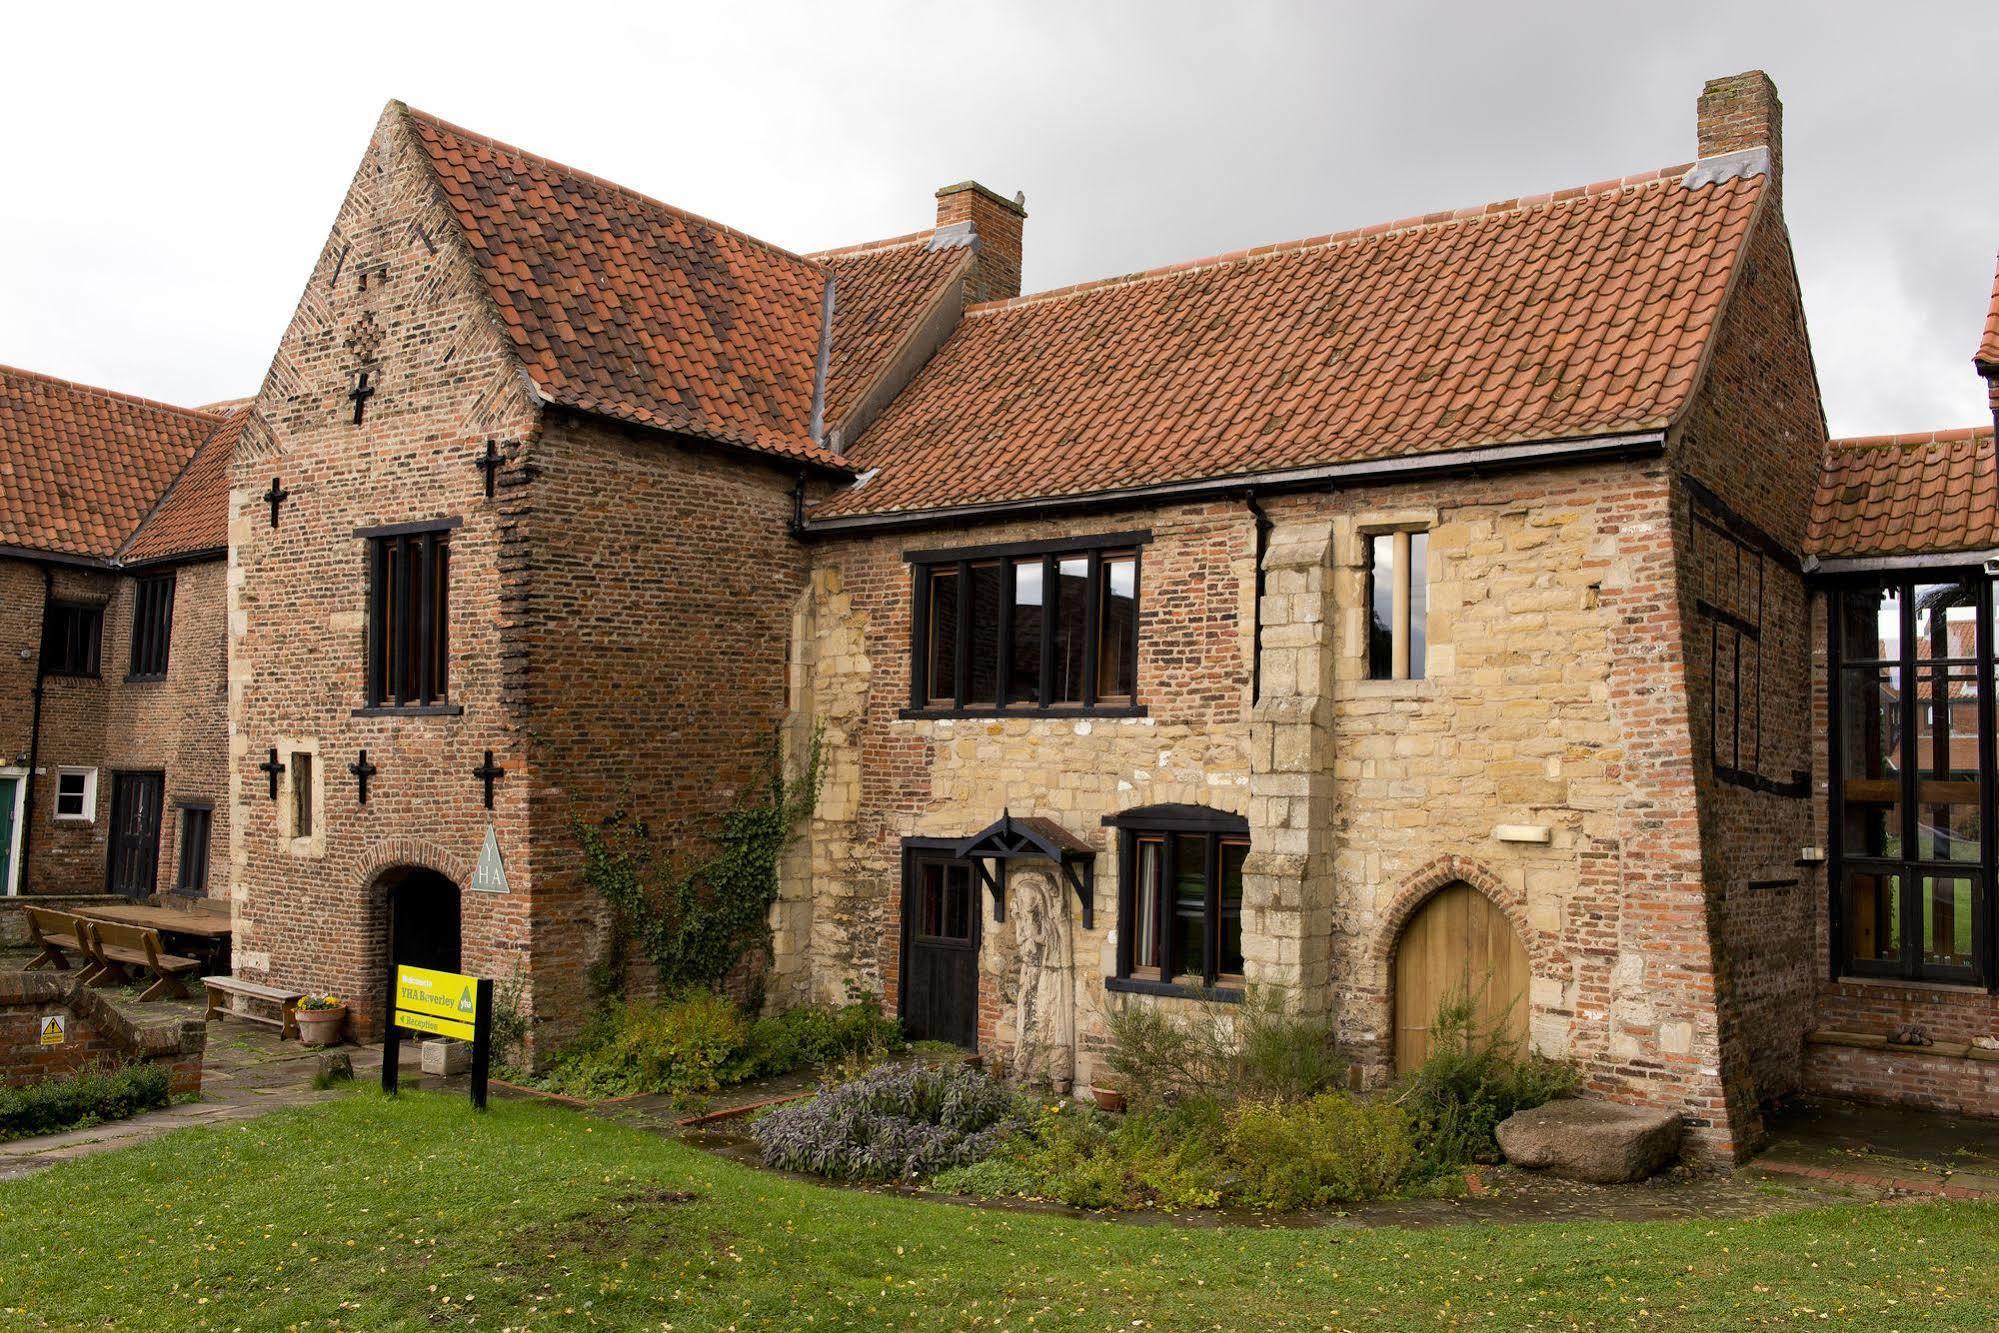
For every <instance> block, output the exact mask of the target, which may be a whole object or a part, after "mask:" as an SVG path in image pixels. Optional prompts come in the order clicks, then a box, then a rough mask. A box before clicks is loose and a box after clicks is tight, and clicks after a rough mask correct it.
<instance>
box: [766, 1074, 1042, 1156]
mask: <svg viewBox="0 0 1999 1333" xmlns="http://www.w3.org/2000/svg"><path fill="white" fill-rule="evenodd" d="M1015 1113H1016V1108H1015V1102H1014V1098H1013V1094H1012V1093H1010V1092H1008V1091H1007V1090H1006V1089H1005V1088H1003V1087H1001V1086H1000V1085H999V1084H998V1083H995V1082H994V1081H993V1080H992V1079H991V1078H989V1077H988V1076H987V1075H986V1074H985V1073H984V1072H983V1071H981V1070H976V1069H967V1068H965V1067H964V1066H962V1065H960V1066H948V1067H945V1068H941V1069H929V1068H925V1067H924V1066H921V1065H913V1064H903V1065H886V1066H883V1067H882V1068H879V1069H876V1070H874V1071H872V1072H870V1073H867V1074H863V1075H862V1076H861V1077H859V1078H857V1079H855V1080H853V1081H852V1082H851V1083H843V1084H841V1085H839V1086H838V1087H833V1088H828V1089H826V1090H825V1091H823V1092H821V1093H820V1094H819V1095H818V1096H817V1097H814V1098H813V1099H812V1100H811V1101H807V1102H799V1103H797V1104H795V1105H792V1106H784V1107H779V1108H778V1109H777V1110H775V1111H773V1112H771V1114H769V1115H767V1116H764V1117H763V1118H762V1119H760V1120H757V1121H755V1122H754V1123H752V1124H751V1125H750V1136H751V1137H752V1138H753V1139H755V1140H756V1142H757V1146H758V1147H759V1148H761V1149H762V1150H763V1157H764V1161H765V1163H766V1164H768V1165H770V1166H776V1167H783V1168H784V1169H786V1170H790V1171H810V1172H812V1173H813V1174H815V1175H821V1176H829V1177H831V1178H833V1179H835V1180H875V1181H885V1180H919V1179H922V1178H923V1177H925V1176H930V1175H934V1174H935V1173H937V1172H939V1171H943V1170H945V1169H947V1168H950V1167H955V1166H967V1165H969V1164H971V1163H973V1162H976V1161H978V1160H980V1159H981V1158H983V1157H985V1156H987V1155H988V1154H990V1153H991V1152H992V1150H993V1149H994V1147H996V1146H997V1145H998V1144H999V1142H1000V1140H1001V1139H1002V1138H1003V1137H1005V1135H1006V1132H1007V1130H1008V1129H1009V1128H1010V1126H1011V1124H1012V1123H1013V1120H1014V1116H1015Z"/></svg>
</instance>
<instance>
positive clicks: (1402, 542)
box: [1360, 527, 1430, 681]
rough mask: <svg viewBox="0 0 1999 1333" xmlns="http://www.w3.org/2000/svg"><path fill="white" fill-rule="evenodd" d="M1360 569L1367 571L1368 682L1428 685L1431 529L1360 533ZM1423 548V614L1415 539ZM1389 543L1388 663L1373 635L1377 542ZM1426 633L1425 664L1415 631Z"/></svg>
mask: <svg viewBox="0 0 1999 1333" xmlns="http://www.w3.org/2000/svg"><path fill="white" fill-rule="evenodd" d="M1360 536H1361V564H1362V572H1363V576H1364V578H1363V595H1362V600H1361V606H1362V609H1363V611H1364V613H1365V614H1366V616H1367V635H1366V643H1365V644H1364V645H1363V652H1364V655H1365V657H1366V668H1367V679H1369V680H1373V681H1390V680H1392V681H1413V680H1424V679H1426V678H1428V676H1429V674H1430V669H1429V648H1430V633H1429V620H1430V595H1429V589H1430V571H1429V563H1430V562H1429V554H1430V530H1429V529H1428V528H1426V527H1397V528H1367V529H1363V530H1362V532H1361V534H1360ZM1418 538H1421V539H1422V546H1423V565H1424V569H1423V578H1422V584H1421V586H1422V589H1423V596H1422V603H1423V609H1422V611H1421V612H1420V613H1419V612H1417V610H1416V601H1417V597H1416V588H1417V586H1418V585H1417V579H1416V560H1415V556H1414V551H1415V547H1416V544H1417V539H1418ZM1382 540H1386V541H1388V542H1389V544H1390V546H1389V550H1390V561H1391V563H1392V565H1393V567H1394V569H1393V576H1394V579H1395V583H1394V586H1393V588H1392V589H1391V590H1390V596H1391V600H1390V612H1389V620H1390V624H1389V635H1388V658H1387V660H1386V661H1383V660H1381V657H1380V654H1379V653H1378V651H1377V649H1376V646H1375V645H1376V639H1375V633H1374V599H1375V592H1376V584H1377V580H1378V578H1379V574H1378V573H1377V571H1378V569H1379V564H1378V562H1377V561H1376V559H1375V543H1376V542H1378V541H1382ZM1418 627H1420V628H1421V629H1422V631H1423V635H1422V637H1423V654H1422V660H1420V661H1419V660H1417V657H1416V652H1415V646H1414V640H1415V637H1416V630H1417V629H1418Z"/></svg>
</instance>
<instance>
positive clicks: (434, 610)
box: [424, 537, 451, 704]
mask: <svg viewBox="0 0 1999 1333" xmlns="http://www.w3.org/2000/svg"><path fill="white" fill-rule="evenodd" d="M431 584H432V589H431V595H430V617H431V619H430V624H429V626H428V627H427V629H428V632H429V635H430V662H431V666H430V696H429V697H428V698H426V699H425V700H424V702H425V703H427V704H433V703H442V702H443V701H444V699H445V698H446V697H447V696H448V695H449V693H450V691H449V689H448V688H447V686H448V684H449V681H450V674H451V673H450V666H451V543H450V541H449V540H447V539H446V538H444V537H439V538H438V539H437V550H436V553H435V554H434V556H433V558H432V561H431Z"/></svg>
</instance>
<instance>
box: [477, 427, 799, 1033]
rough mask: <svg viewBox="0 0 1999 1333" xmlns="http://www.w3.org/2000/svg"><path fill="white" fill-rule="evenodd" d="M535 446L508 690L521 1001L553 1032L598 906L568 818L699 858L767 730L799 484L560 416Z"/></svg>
mask: <svg viewBox="0 0 1999 1333" xmlns="http://www.w3.org/2000/svg"><path fill="white" fill-rule="evenodd" d="M534 457H535V469H536V475H535V480H534V483H533V485H532V486H531V487H528V488H525V492H524V497H523V500H522V504H523V506H524V508H525V511H526V512H525V518H524V524H523V531H524V532H525V533H526V534H527V538H526V543H525V551H526V552H531V554H525V555H524V561H525V563H526V564H528V565H531V571H532V572H531V573H529V574H526V575H524V576H523V579H522V585H521V591H520V594H519V595H520V596H521V598H522V599H523V602H524V604H523V607H522V608H521V613H522V614H523V617H524V619H525V620H526V621H527V622H528V623H531V624H532V625H533V626H534V629H533V631H532V632H531V633H528V634H525V635H524V636H523V639H522V655H521V657H520V658H519V665H518V668H517V672H518V674H517V683H516V685H515V688H517V689H518V690H519V706H520V707H521V708H522V709H523V711H524V712H525V714H526V715H527V716H528V717H530V718H532V723H531V733H532V737H533V739H532V742H531V753H532V764H531V767H532V769H533V773H534V787H533V791H532V796H531V800H532V818H533V822H534V829H535V839H534V844H533V846H532V848H531V849H530V852H529V855H530V857H531V858H532V864H533V873H532V876H531V878H532V881H533V883H534V885H535V890H534V898H533V909H534V910H533V923H534V926H533V928H534V948H533V958H532V972H533V978H534V999H535V1011H536V1014H537V1019H538V1022H539V1023H540V1025H541V1027H542V1033H543V1035H544V1037H546V1038H560V1037H561V1036H564V1035H568V1034H569V1033H572V1032H574V1030H575V1029H576V1027H577V1025H578V1024H579V1023H580V1022H581V1021H582V1019H583V1018H584V1017H585V1016H586V1015H587V1013H588V1010H589V1006H590V1003H591V1001H592V999H593V997H591V996H590V995H589V994H588V988H587V985H586V981H587V973H588V969H589V966H590V964H591V963H592V962H594V961H596V959H597V958H598V957H599V955H600V952H601V949H602V945H603V942H604V936H603V927H604V924H605V916H606V914H605V911H604V907H603V904H602V902H601V900H599V899H598V897H597V896H596V894H595V892H594V891H593V890H591V889H590V888H588V887H587V886H586V885H585V884H584V883H583V880H582V859H581V852H580V848H579V845H578V841H577V837H576V833H575V824H576V821H577V820H579V819H581V820H588V821H601V820H602V819H605V818H607V817H609V816H611V815H613V814H617V813H625V814H628V815H630V816H632V817H635V818H639V819H643V820H645V821H646V822H647V824H648V825H649V827H650V828H651V829H652V831H653V833H654V834H655V835H656V837H657V838H658V839H659V843H660V845H661V846H662V847H663V848H665V849H666V850H667V851H668V853H669V854H670V855H671V854H674V853H679V854H681V855H683V856H685V857H686V858H688V859H698V858H699V857H701V856H702V855H703V854H704V853H705V852H706V850H707V849H708V846H709V844H708V837H709V835H711V834H712V833H713V832H714V831H715V830H716V827H717V819H718V816H719V815H720V814H721V813H722V812H723V811H724V810H726V809H727V808H728V807H729V806H730V805H731V804H732V803H734V802H736V801H738V800H739V799H741V798H742V797H744V795H745V788H746V787H747V785H748V784H749V783H750V782H751V781H753V780H754V779H755V777H756V776H757V775H758V774H759V773H760V772H761V771H763V763H764V761H765V759H766V757H767V756H768V755H769V754H770V753H772V751H773V747H774V746H775V744H776V742H777V741H778V728H779V726H780V724H781V723H782V722H783V720H784V716H785V680H786V668H787V653H788V651H789V636H790V629H791V616H792V608H793V604H794V603H795V602H796V601H797V599H798V596H799V593H800V591H801V590H802V589H803V588H804V586H805V580H806V567H807V553H806V551H805V548H804V547H803V546H802V545H801V544H800V543H799V542H797V541H796V540H795V539H794V538H793V537H792V536H791V535H790V531H789V522H790V518H791V513H792V487H793V485H794V482H795V479H794V477H793V476H791V475H789V474H788V473H786V472H784V471H782V470H780V469H778V468H776V467H773V466H770V465H767V464H765V463H762V462H758V461H755V460H752V459H749V458H747V457H745V456H743V455H741V454H738V453H734V452H727V451H722V450H718V449H716V448H714V447H712V446H704V445H699V444H692V443H687V444H683V443H676V442H674V441H672V440H670V439H668V438H666V437H662V436H659V435H657V434H652V433H641V432H635V431H627V430H624V429H622V428H618V427H614V426H611V425H609V424H606V423H600V422H597V421H594V420H591V419H587V418H581V417H577V416H573V415H569V414H560V415H553V416H551V417H550V418H549V420H548V421H547V422H546V424H545V425H544V427H543V430H542V432H541V434H540V436H539V437H538V438H537V440H536V443H535V455H534ZM639 981H640V983H641V988H642V987H643V977H640V978H639Z"/></svg>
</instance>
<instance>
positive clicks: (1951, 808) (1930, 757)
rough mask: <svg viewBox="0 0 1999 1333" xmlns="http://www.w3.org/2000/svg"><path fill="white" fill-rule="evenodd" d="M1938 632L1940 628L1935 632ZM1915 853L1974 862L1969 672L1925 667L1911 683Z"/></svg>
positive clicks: (1973, 708) (1976, 805) (1972, 685)
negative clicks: (1913, 696)
mask: <svg viewBox="0 0 1999 1333" xmlns="http://www.w3.org/2000/svg"><path fill="white" fill-rule="evenodd" d="M1940 628H1941V626H1940ZM1910 760H1911V762H1913V763H1914V765H1915V769H1916V848H1915V851H1914V852H1913V853H1912V856H1913V857H1914V858H1916V859H1920V860H1924V861H1977V860H1978V858H1979V850H1980V843H1979V825H1980V820H1979V810H1980V808H1981V806H1982V805H1983V800H1982V796H1983V793H1982V789H1981V784H1980V782H1979V769H1978V675H1977V672H1976V670H1975V669H1974V668H1970V667H1949V668H1946V667H1930V668H1926V669H1924V670H1923V671H1921V672H1919V673H1918V675H1917V682H1916V743H1915V745H1914V746H1913V747H1912V753H1911V755H1910Z"/></svg>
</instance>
